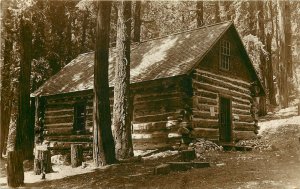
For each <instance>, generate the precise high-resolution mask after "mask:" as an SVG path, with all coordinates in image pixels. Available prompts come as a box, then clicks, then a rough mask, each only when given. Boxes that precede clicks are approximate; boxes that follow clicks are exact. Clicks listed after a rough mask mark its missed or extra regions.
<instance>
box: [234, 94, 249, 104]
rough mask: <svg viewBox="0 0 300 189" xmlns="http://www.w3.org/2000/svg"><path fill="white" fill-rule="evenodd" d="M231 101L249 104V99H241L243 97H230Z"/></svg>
mask: <svg viewBox="0 0 300 189" xmlns="http://www.w3.org/2000/svg"><path fill="white" fill-rule="evenodd" d="M232 101H233V102H236V103H240V104H244V105H249V106H250V105H251V103H250V100H249V99H243V98H239V97H235V96H234V97H232Z"/></svg>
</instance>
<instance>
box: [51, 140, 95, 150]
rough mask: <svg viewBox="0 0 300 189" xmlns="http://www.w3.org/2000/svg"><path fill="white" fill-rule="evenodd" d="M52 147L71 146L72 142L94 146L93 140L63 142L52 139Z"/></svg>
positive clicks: (84, 145)
mask: <svg viewBox="0 0 300 189" xmlns="http://www.w3.org/2000/svg"><path fill="white" fill-rule="evenodd" d="M49 143H50V144H49V146H50V147H52V148H53V147H56V148H71V145H72V144H81V145H82V146H83V147H84V148H86V147H93V143H92V142H63V141H50V142H49Z"/></svg>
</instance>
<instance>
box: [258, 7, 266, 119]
mask: <svg viewBox="0 0 300 189" xmlns="http://www.w3.org/2000/svg"><path fill="white" fill-rule="evenodd" d="M256 9H257V12H258V14H257V26H258V28H257V32H256V33H257V36H258V38H259V40H260V41H261V42H262V43H263V44H266V42H265V23H264V2H263V1H256ZM259 56H260V65H259V68H260V72H261V77H262V84H263V87H264V88H266V83H265V78H266V58H265V55H264V53H263V52H262V50H261V52H260V55H259ZM266 114H267V99H266V97H265V96H262V97H260V98H259V115H260V116H264V115H266Z"/></svg>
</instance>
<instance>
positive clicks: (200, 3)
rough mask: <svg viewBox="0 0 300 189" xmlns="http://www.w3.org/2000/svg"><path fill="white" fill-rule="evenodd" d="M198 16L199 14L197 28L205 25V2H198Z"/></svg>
mask: <svg viewBox="0 0 300 189" xmlns="http://www.w3.org/2000/svg"><path fill="white" fill-rule="evenodd" d="M196 9H197V11H196V14H197V27H198V28H199V27H201V26H203V25H204V20H203V1H197V4H196Z"/></svg>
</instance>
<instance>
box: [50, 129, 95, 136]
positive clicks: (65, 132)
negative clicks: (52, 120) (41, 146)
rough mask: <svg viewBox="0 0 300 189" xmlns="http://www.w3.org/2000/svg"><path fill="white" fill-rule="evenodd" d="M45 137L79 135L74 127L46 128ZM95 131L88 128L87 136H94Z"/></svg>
mask: <svg viewBox="0 0 300 189" xmlns="http://www.w3.org/2000/svg"><path fill="white" fill-rule="evenodd" d="M44 131H45V136H60V135H64V136H66V135H74V134H77V132H76V131H74V129H73V128H72V127H58V128H45V130H44ZM92 131H93V130H90V129H89V128H86V129H85V131H84V133H85V134H92ZM81 132H82V131H81Z"/></svg>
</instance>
